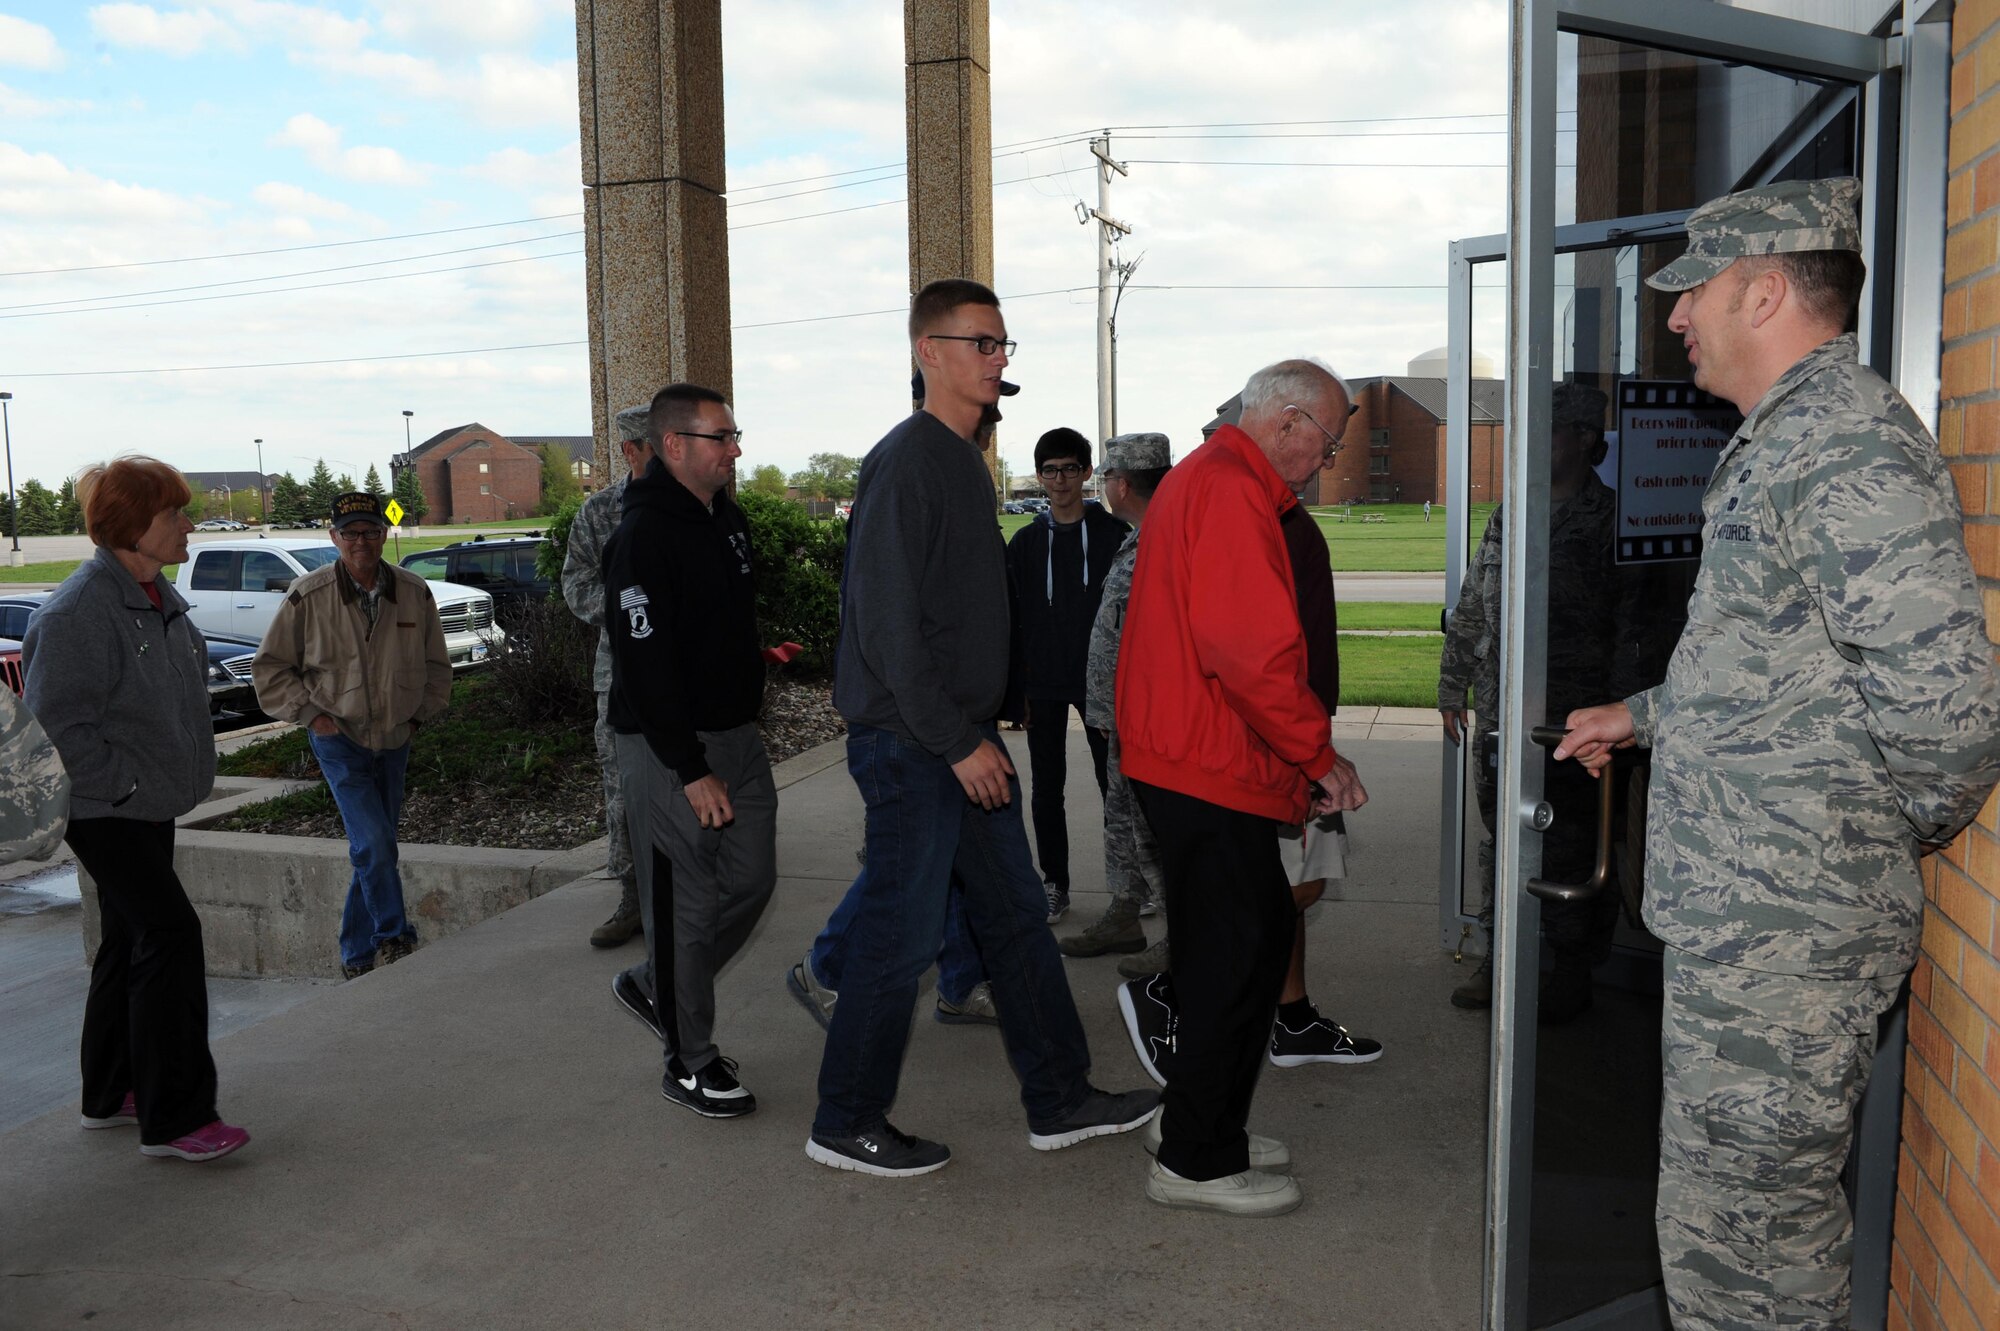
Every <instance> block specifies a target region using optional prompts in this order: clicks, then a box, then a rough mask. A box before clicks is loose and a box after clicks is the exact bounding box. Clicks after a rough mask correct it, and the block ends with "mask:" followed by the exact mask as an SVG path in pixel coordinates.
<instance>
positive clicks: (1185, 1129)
mask: <svg viewBox="0 0 2000 1331" xmlns="http://www.w3.org/2000/svg"><path fill="white" fill-rule="evenodd" d="M1132 790H1133V793H1134V794H1136V795H1137V796H1138V797H1139V808H1140V809H1141V810H1142V811H1143V812H1144V813H1145V815H1146V822H1147V823H1148V824H1149V825H1150V826H1151V827H1152V829H1153V836H1154V838H1155V839H1156V840H1158V842H1159V843H1160V868H1161V872H1162V874H1163V876H1164V877H1165V878H1166V894H1165V895H1166V907H1167V930H1168V934H1169V936H1170V937H1172V938H1173V940H1174V945H1173V949H1172V952H1173V963H1172V972H1171V973H1172V976H1173V985H1174V1002H1175V1005H1176V1007H1177V1008H1178V1009H1179V1012H1180V1023H1179V1028H1178V1033H1177V1038H1176V1042H1175V1046H1174V1075H1173V1076H1172V1077H1170V1078H1169V1079H1168V1080H1167V1089H1166V1091H1165V1092H1164V1093H1163V1094H1162V1095H1161V1097H1160V1099H1161V1102H1162V1104H1164V1105H1165V1117H1164V1118H1163V1119H1162V1120H1161V1123H1160V1134H1161V1138H1162V1144H1161V1146H1160V1156H1159V1159H1160V1163H1161V1164H1162V1165H1164V1166H1165V1167H1166V1168H1168V1169H1171V1170H1172V1171H1173V1172H1174V1173H1176V1174H1179V1175H1180V1176H1181V1177H1182V1178H1191V1179H1212V1178H1222V1177H1224V1176H1225V1175H1229V1174H1236V1173H1241V1172H1242V1171H1243V1170H1245V1169H1248V1168H1249V1167H1250V1154H1249V1153H1250V1139H1249V1137H1248V1136H1247V1135H1246V1132H1245V1127H1244V1125H1245V1124H1246V1123H1248V1122H1249V1119H1250V1098H1251V1096H1252V1095H1253V1094H1254V1093H1255V1092H1256V1089H1257V1074H1258V1072H1259V1071H1260V1070H1261V1069H1262V1068H1263V1066H1264V1052H1265V1049H1266V1047H1267V1046H1268V1045H1269V1044H1270V1042H1271V1019H1272V1018H1273V1017H1274V1016H1275V1015H1276V1014H1277V1010H1278V994H1279V993H1280V992H1281V991H1282V990H1283V989H1284V986H1285V967H1286V965H1287V964H1288V963H1289V962H1290V960H1291V955H1292V931H1293V930H1294V929H1295V928H1296V927H1297V923H1298V912H1297V910H1296V909H1295V908H1294V906H1293V905H1292V889H1291V884H1290V883H1289V882H1288V881H1287V880H1286V878H1285V866H1284V862H1283V861H1282V860H1280V859H1279V858H1278V824H1277V823H1276V822H1275V821H1274V820H1272V819H1269V818H1259V817H1258V816H1257V815H1255V814H1249V813H1239V812H1237V811H1236V810H1234V809H1225V808H1223V807H1222V806H1221V805H1218V804H1210V803H1208V802H1207V801H1206V800H1198V799H1195V798H1194V797H1192V796H1190V795H1183V794H1181V793H1179V792H1178V791H1172V790H1164V789H1162V788H1160V787H1159V786H1149V785H1147V784H1146V783H1145V782H1143V781H1134V782H1132Z"/></svg>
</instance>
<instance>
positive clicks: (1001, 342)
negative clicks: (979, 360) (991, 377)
mask: <svg viewBox="0 0 2000 1331" xmlns="http://www.w3.org/2000/svg"><path fill="white" fill-rule="evenodd" d="M928 336H929V337H930V338H931V340H932V341H934V342H970V343H971V344H972V349H973V350H974V351H977V352H978V353H979V354H980V355H982V356H991V355H992V354H993V353H994V352H996V351H1004V352H1006V353H1007V358H1008V359H1009V360H1012V359H1013V357H1014V348H1015V347H1017V346H1019V345H1020V343H1018V342H1015V341H1014V340H1013V339H1011V338H1004V337H960V336H959V335H958V334H956V333H931V334H928Z"/></svg>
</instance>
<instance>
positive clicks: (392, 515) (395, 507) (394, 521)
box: [382, 499, 403, 527]
mask: <svg viewBox="0 0 2000 1331" xmlns="http://www.w3.org/2000/svg"><path fill="white" fill-rule="evenodd" d="M382 516H383V517H385V518H387V519H389V525H390V526H392V527H400V526H402V525H403V506H402V504H400V503H398V502H397V501H396V500H394V499H391V500H390V501H389V502H388V504H386V505H385V506H384V507H383V509H382Z"/></svg>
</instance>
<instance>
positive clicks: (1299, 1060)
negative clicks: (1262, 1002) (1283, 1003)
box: [1271, 1012, 1382, 1068]
mask: <svg viewBox="0 0 2000 1331" xmlns="http://www.w3.org/2000/svg"><path fill="white" fill-rule="evenodd" d="M1380 1057H1382V1042H1381V1041H1380V1040H1371V1039H1369V1038H1368V1037H1367V1036H1365V1035H1350V1034H1349V1033H1348V1030H1347V1027H1345V1026H1342V1025H1340V1024H1338V1023H1336V1022H1331V1021H1328V1020H1327V1019H1326V1018H1325V1017H1322V1016H1320V1015H1319V1013H1317V1012H1315V1013H1313V1017H1312V1020H1311V1021H1309V1022H1307V1023H1306V1024H1305V1025H1304V1026H1302V1027H1300V1028H1299V1029H1298V1030H1293V1029H1292V1028H1291V1027H1289V1026H1287V1025H1285V1022H1284V1019H1283V1018H1282V1017H1281V1018H1279V1019H1278V1020H1276V1021H1274V1022H1272V1023H1271V1066H1272V1067H1274V1068H1301V1067H1304V1066H1305V1065H1306V1064H1308V1063H1373V1062H1374V1061H1375V1060H1376V1059H1378V1058H1380Z"/></svg>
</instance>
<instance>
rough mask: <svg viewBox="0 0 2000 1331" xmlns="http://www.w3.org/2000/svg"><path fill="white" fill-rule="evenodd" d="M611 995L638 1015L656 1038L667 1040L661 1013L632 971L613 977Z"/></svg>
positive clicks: (662, 1042) (628, 1010)
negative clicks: (634, 977)
mask: <svg viewBox="0 0 2000 1331" xmlns="http://www.w3.org/2000/svg"><path fill="white" fill-rule="evenodd" d="M611 996H612V997H613V998H615V999H617V1000H618V1006H619V1007H622V1008H624V1009H625V1010H626V1011H627V1012H629V1013H631V1014H632V1015H633V1016H635V1017H637V1018H638V1019H639V1024H640V1025H642V1026H644V1027H645V1028H646V1029H647V1030H649V1031H651V1032H652V1033H653V1038H654V1039H655V1040H658V1041H659V1042H660V1043H661V1044H665V1043H666V1042H667V1032H666V1031H665V1029H664V1028H662V1027H661V1025H660V1014H659V1013H658V1012H657V1011H656V1010H654V1007H653V1000H652V999H650V998H648V997H646V991H645V990H644V989H641V988H640V987H639V982H638V981H637V980H635V979H633V978H632V972H631V971H619V972H618V973H617V974H616V975H614V976H612V977H611Z"/></svg>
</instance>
